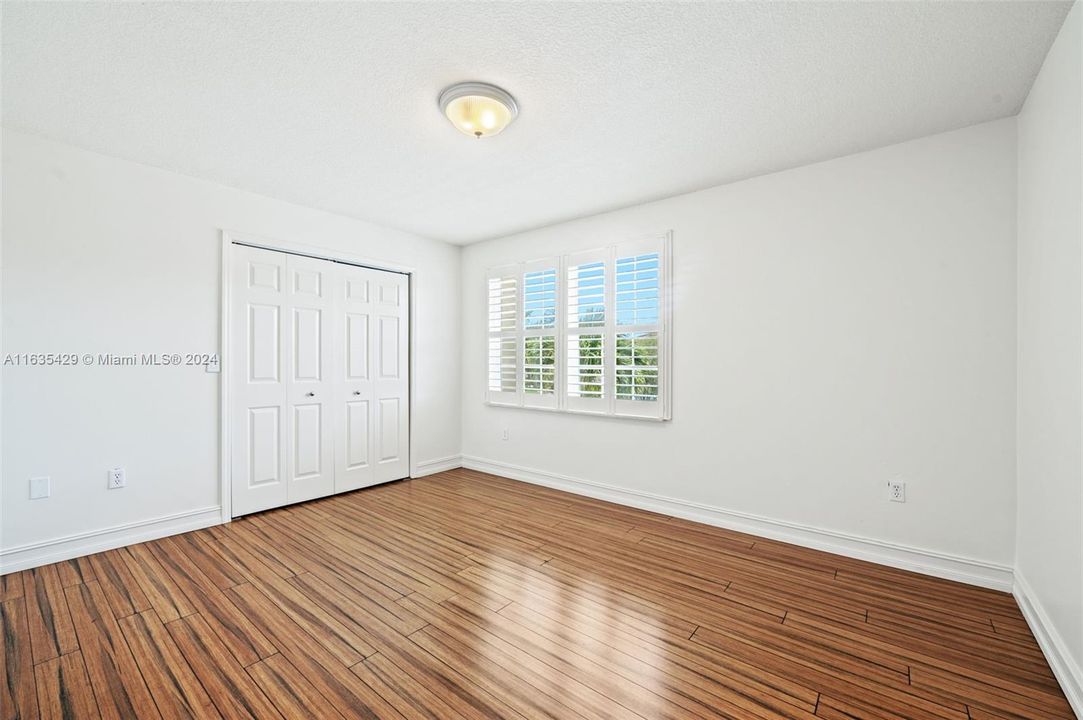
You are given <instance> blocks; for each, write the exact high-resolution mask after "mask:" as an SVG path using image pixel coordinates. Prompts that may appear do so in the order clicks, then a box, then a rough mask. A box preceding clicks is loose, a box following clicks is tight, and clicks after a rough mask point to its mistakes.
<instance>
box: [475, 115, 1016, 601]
mask: <svg viewBox="0 0 1083 720" xmlns="http://www.w3.org/2000/svg"><path fill="white" fill-rule="evenodd" d="M1015 132H1016V129H1015V120H1014V119H1007V120H1001V121H997V122H993V123H988V124H983V125H978V126H974V127H971V128H967V129H963V130H959V131H956V132H951V133H946V134H942V135H936V136H932V137H928V138H924V139H920V140H916V141H912V142H907V143H904V144H900V145H895V146H891V147H886V148H882V149H879V150H875V151H872V152H867V153H862V154H859V155H853V156H849V157H845V158H841V159H837V160H832V161H828V162H824V163H820V164H816V165H812V166H807V167H802V168H798V169H795V170H789V171H786V172H781V173H777V174H774V175H769V176H765V177H760V178H756V179H752V180H749V181H745V182H740V183H736V184H732V185H726V186H722V187H717V188H713V189H709V190H705V191H702V192H697V193H693V194H689V195H684V196H680V197H676V198H672V199H668V200H663V201H660V202H655V203H651V204H647V205H641V206H637V207H633V208H629V209H625V210H620V211H617V212H612V213H608V214H604V215H599V216H596V217H591V218H586V219H582V220H577V221H573V222H569V223H565V224H561V225H557V226H553V227H549V228H545V229H541V230H537V231H533V232H528V233H525V234H520V235H515V236H512V237H508V238H503V239H499V240H494V241H490V242H486V243H482V244H478V245H472V246H469V247H468V248H466V250H465V252H464V254H463V311H464V316H463V332H464V336H463V342H464V350H463V452H464V455H465V456H466V458H467V462H468V463H474V464H475V465H476V466H479V467H480V466H484V465H477V463H479V462H480V461H495V462H496V463H499V464H502V466H503V467H504V468H505V470H509V471H512V472H518V474H520V476H525V475H529V474H530V473H525V475H524V473H523V472H519V471H522V470H523V469H531V470H538V471H542V472H543V473H546V474H549V475H550V476H552V475H562V476H571V477H572V478H578V479H581V480H586V481H590V482H595V483H605V484H609V485H612V486H617V487H618V488H621V489H626V490H631V491H633V492H646V493H653V494H656V495H662V496H666V497H669V498H677V499H680V500H683V501H691V502H694V503H700V504H705V505H709V506H713V507H717V508H723V509H726V510H730V511H736V512H738V513H743V514H751V515H755V516H764V517H766V518H771V519H774V520H781V521H783V522H787V523H791V524H796V525H799V526H811V527H814V528H821V529H827V530H831V531H835V532H837V533H842V534H846V535H856V536H863V537H871V538H875V539H877V540H878V541H886V542H888V543H893V544H898V545H903V546H908V547H916V548H921V549H927V550H930V551H933V552H934V553H944V554H949V555H953V556H962V557H965V558H972V559H976V560H978V561H980V562H981V563H988V564H991V565H995V566H1000V567H1001V569H1002V571H1003V574H1002V575H1001V578H1003V577H1009V578H1010V575H1008V574H1007V568H1004V567H1003V566H1010V565H1011V563H1012V560H1013V544H1014V532H1015V531H1014V526H1015V473H1014V468H1015V373H1016V368H1015V275H1016V258H1015V222H1016V219H1015V187H1016V167H1015V161H1016V146H1015ZM539 201H540V202H541V201H544V199H539ZM670 228H671V229H672V230H673V232H674V285H675V288H674V291H675V312H674V314H675V321H674V329H673V333H674V361H675V368H674V378H673V381H674V387H675V394H674V404H673V420H672V421H671V422H668V423H649V422H642V421H629V420H615V419H602V418H596V417H582V416H570V415H560V414H546V413H542V412H537V411H529V410H521V409H506V408H495V407H489V406H486V405H485V404H484V383H485V357H484V349H485V332H486V330H485V324H484V317H485V306H484V303H485V285H484V280H483V278H484V273H485V269H486V268H487V267H490V266H494V265H499V264H502V263H506V262H513V261H517V260H526V259H531V258H534V257H538V256H541V255H548V254H552V253H554V252H565V251H570V250H574V249H581V248H588V247H593V246H599V245H604V244H607V243H609V242H612V241H615V240H620V239H623V238H634V237H638V236H641V235H643V234H645V233H649V232H653V231H660V230H666V229H670ZM505 427H507V428H508V429H509V430H510V440H508V441H502V440H501V431H502V429H503V428H505ZM588 448H589V449H591V450H593V451H596V452H588ZM507 466H516V467H515V468H508V467H507ZM489 467H497V466H494V465H490V466H489ZM894 477H901V478H903V479H904V480H905V481H906V482H907V493H908V499H907V502H906V503H905V504H897V503H890V502H888V501H887V499H886V493H885V487H884V485H885V482H886V480H887V479H888V478H894ZM1009 582H1010V580H1009Z"/></svg>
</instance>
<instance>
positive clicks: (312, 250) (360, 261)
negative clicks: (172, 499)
mask: <svg viewBox="0 0 1083 720" xmlns="http://www.w3.org/2000/svg"><path fill="white" fill-rule="evenodd" d="M221 232H222V248H221V249H222V273H221V307H220V308H219V310H220V314H219V323H220V331H221V332H220V338H219V343H218V345H219V348H218V358H219V365H218V370H219V374H218V427H219V449H218V485H219V500H220V502H221V505H222V522H223V523H228V522H230V521H231V520H232V519H233V507H232V497H233V476H232V471H231V463H230V459H231V458H232V452H233V441H232V433H231V428H230V400H231V396H230V383H229V362H230V358H229V333H230V327H229V309H230V300H231V297H232V296H231V283H232V281H231V274H230V272H231V269H232V268H231V265H232V259H231V258H232V253H231V252H230V247H231V246H232V245H233V244H234V243H239V244H242V245H250V246H252V247H258V248H263V249H265V250H275V251H277V252H284V253H289V254H291V255H305V256H308V257H313V258H318V259H321V260H334V261H337V262H343V263H349V264H351V265H360V266H362V267H367V268H372V269H373V270H386V271H389V272H397V273H402V274H403V275H407V276H408V277H409V281H408V283H407V286H408V288H409V293H408V295H409V299H408V302H409V303H410V307H409V313H410V336H409V348H408V354H409V368H410V382H409V395H410V397H409V398H408V400H409V402H408V404H407V407H408V412H409V418H410V429H409V440H410V448H409V455H410V458H409V463H410V477H415V476H416V475H417V472H418V469H417V465H416V463H415V461H414V445H415V440H416V438H414V382H415V381H414V377H415V376H416V374H417V373H416V372H415V371H416V362H417V354H416V353H415V352H414V348H415V347H417V344H416V342H417V338H416V335H415V334H416V332H417V322H416V319H417V302H416V298H417V285H418V278H417V270H416V269H415V268H413V267H410V266H407V265H398V264H395V263H389V262H385V261H383V260H373V259H372V258H369V257H365V256H362V255H356V254H354V253H348V252H343V251H340V250H332V249H329V248H323V247H319V246H316V245H306V244H304V243H296V242H289V241H286V240H277V239H271V238H265V237H259V236H256V235H249V234H247V233H240V232H235V231H233V230H226V229H224V228H223V229H222V231H221Z"/></svg>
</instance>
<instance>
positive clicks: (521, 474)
mask: <svg viewBox="0 0 1083 720" xmlns="http://www.w3.org/2000/svg"><path fill="white" fill-rule="evenodd" d="M462 466H463V467H464V468H468V469H470V470H479V471H481V472H487V473H492V474H493V475H502V476H504V477H508V478H511V479H513V480H522V481H524V482H528V483H534V484H536V485H544V486H546V487H551V488H555V489H557V490H565V491H567V492H570V493H575V494H577V495H586V496H588V497H593V498H597V499H599V500H607V501H609V502H613V503H618V504H620V505H629V506H631V507H637V508H641V509H643V510H650V511H652V512H657V513H662V514H663V515H673V516H675V517H679V518H684V519H686V520H694V521H696V522H701V523H705V524H707V525H715V526H717V527H723V528H727V529H730V530H737V531H739V532H745V533H749V534H751V535H759V536H761V537H766V538H771V539H772V540H780V541H782V542H788V543H792V544H794V545H801V546H803V547H809V548H814V549H816V550H823V551H825V552H830V553H835V554H837V555H845V556H846V557H851V558H856V559H859V560H868V561H869V562H874V563H879V564H881V565H888V566H890V567H896V568H901V569H903V570H912V571H914V572H919V573H923V574H925V575H932V576H935V577H939V578H945V579H947V580H956V581H958V582H964V583H967V584H969V585H978V586H981V587H985V588H992V589H993V590H1000V591H1003V592H1011V590H1012V587H1013V582H1012V581H1013V573H1012V568H1011V567H1009V566H1007V565H998V564H996V563H991V562H986V561H983V560H975V559H973V558H967V557H962V556H958V555H951V554H948V553H942V552H936V551H933V550H926V549H923V548H916V547H910V546H906V545H899V544H896V543H890V542H885V541H883V540H876V539H874V538H869V537H861V536H858V535H851V534H848V533H842V532H837V531H834V530H825V529H822V528H817V527H812V526H810V525H801V524H799V523H792V522H787V521H784V520H775V519H772V518H768V517H763V516H759V515H753V514H750V513H744V512H739V511H736V510H727V509H725V508H720V507H714V506H711V505H705V504H703V503H697V502H691V501H689V500H680V499H677V498H671V497H665V496H663V495H655V494H653V493H647V492H642V491H639V490H629V489H627V488H621V487H617V486H615V485H607V484H605V483H599V482H594V481H591V480H582V479H580V478H573V477H568V476H566V475H558V474H556V473H551V472H547V471H544V470H536V469H534V468H526V467H521V466H518V465H511V464H509V463H504V462H499V461H496V460H486V459H485V458H479V457H472V456H469V455H464V456H463V458H462Z"/></svg>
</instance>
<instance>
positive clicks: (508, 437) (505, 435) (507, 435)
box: [500, 428, 511, 440]
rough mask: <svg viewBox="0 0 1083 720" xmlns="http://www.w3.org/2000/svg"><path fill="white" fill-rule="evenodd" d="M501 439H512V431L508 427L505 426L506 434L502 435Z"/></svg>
mask: <svg viewBox="0 0 1083 720" xmlns="http://www.w3.org/2000/svg"><path fill="white" fill-rule="evenodd" d="M500 439H501V440H510V439H511V433H510V432H509V431H508V429H507V428H504V434H503V435H501V436H500Z"/></svg>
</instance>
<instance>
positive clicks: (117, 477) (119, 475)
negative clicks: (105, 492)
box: [109, 468, 128, 490]
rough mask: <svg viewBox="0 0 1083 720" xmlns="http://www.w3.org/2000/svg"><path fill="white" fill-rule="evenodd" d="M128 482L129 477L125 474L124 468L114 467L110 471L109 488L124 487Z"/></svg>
mask: <svg viewBox="0 0 1083 720" xmlns="http://www.w3.org/2000/svg"><path fill="white" fill-rule="evenodd" d="M127 484H128V479H127V478H126V477H125V476H124V468H113V469H112V470H110V471H109V489H110V490H116V489H117V488H122V487H124V486H125V485H127Z"/></svg>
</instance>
